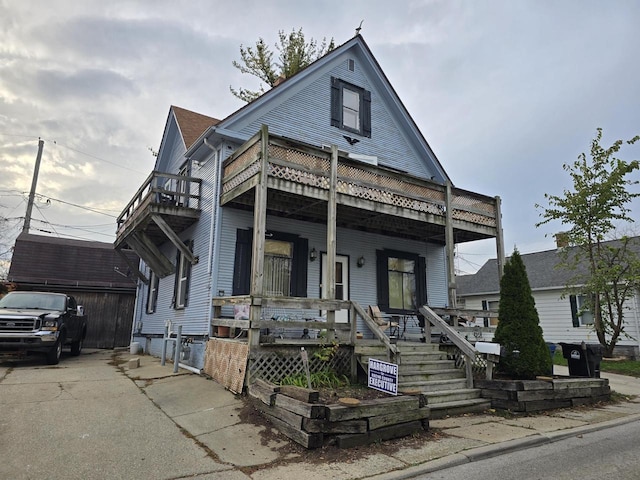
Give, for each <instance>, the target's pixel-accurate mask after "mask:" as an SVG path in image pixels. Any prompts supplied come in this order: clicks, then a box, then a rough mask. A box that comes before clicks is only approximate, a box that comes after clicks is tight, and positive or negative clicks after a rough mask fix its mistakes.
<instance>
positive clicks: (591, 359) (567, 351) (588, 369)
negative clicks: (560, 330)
mask: <svg viewBox="0 0 640 480" xmlns="http://www.w3.org/2000/svg"><path fill="white" fill-rule="evenodd" d="M560 346H561V347H562V356H563V357H564V358H566V359H567V364H568V366H569V375H571V376H572V377H591V378H600V362H601V361H602V345H599V344H586V343H584V342H583V343H562V342H560Z"/></svg>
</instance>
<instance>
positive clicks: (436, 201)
mask: <svg viewBox="0 0 640 480" xmlns="http://www.w3.org/2000/svg"><path fill="white" fill-rule="evenodd" d="M261 141H262V139H261V135H260V133H258V134H256V135H254V136H253V137H252V138H251V139H250V140H248V141H247V142H246V143H245V144H244V145H243V146H242V147H241V148H240V149H238V150H237V151H236V152H235V153H234V154H233V155H232V156H231V157H229V158H228V159H227V160H226V161H225V163H224V165H223V180H222V203H223V204H224V203H225V202H226V201H228V199H229V198H230V197H232V196H233V195H234V191H236V192H237V190H242V191H244V190H246V189H248V188H251V186H253V182H255V181H256V180H255V178H256V177H257V174H258V173H259V172H260V165H261V163H260V155H261V150H262V149H261ZM267 151H268V155H269V159H268V165H269V166H268V168H269V177H271V178H274V179H281V180H286V181H290V182H294V183H296V184H299V185H300V186H301V188H303V189H304V188H307V187H310V188H316V189H321V190H329V182H330V169H331V154H330V152H328V151H326V150H323V149H320V148H316V147H311V146H306V145H302V144H298V143H294V142H292V141H291V140H286V139H283V138H280V137H277V136H275V135H269V138H268V146H267ZM239 187H240V188H239ZM337 193H338V194H342V195H346V196H348V197H353V199H354V200H371V201H375V202H378V203H383V204H386V205H390V206H394V207H401V208H406V209H410V210H415V211H416V212H420V213H427V214H430V215H433V216H434V217H439V218H441V219H444V218H445V216H446V205H447V198H446V195H447V193H446V187H445V186H444V185H442V184H439V183H436V182H432V181H427V180H424V179H421V178H418V177H414V176H412V175H410V174H408V173H405V172H398V171H395V170H392V169H390V168H386V167H384V166H377V165H367V164H365V163H362V162H358V161H355V160H353V159H352V158H349V157H348V156H340V157H339V161H338V183H337ZM449 200H450V205H451V213H452V218H453V219H454V220H461V221H466V222H470V223H472V224H475V225H479V226H484V227H490V228H495V227H497V225H498V223H499V222H498V221H497V215H498V206H497V202H496V199H495V198H493V197H488V196H484V195H480V194H477V193H473V192H469V191H467V190H462V189H459V188H455V187H454V188H452V189H451V196H450V199H449Z"/></svg>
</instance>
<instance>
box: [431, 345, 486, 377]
mask: <svg viewBox="0 0 640 480" xmlns="http://www.w3.org/2000/svg"><path fill="white" fill-rule="evenodd" d="M440 350H444V351H446V352H447V358H449V359H450V360H454V361H455V365H456V368H460V369H462V370H464V368H465V357H464V354H463V353H462V351H461V350H460V349H459V348H458V347H456V346H455V345H440ZM471 369H472V371H473V378H485V375H486V371H487V361H486V360H485V359H484V358H482V357H481V356H480V355H476V358H475V360H474V362H473V365H472V366H471Z"/></svg>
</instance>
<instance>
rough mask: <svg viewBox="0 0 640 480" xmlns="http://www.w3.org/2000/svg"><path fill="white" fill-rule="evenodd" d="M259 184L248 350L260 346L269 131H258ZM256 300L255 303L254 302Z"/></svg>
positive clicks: (257, 188) (254, 230)
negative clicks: (259, 140) (259, 142)
mask: <svg viewBox="0 0 640 480" xmlns="http://www.w3.org/2000/svg"><path fill="white" fill-rule="evenodd" d="M260 138H261V144H260V182H259V183H258V184H257V185H256V189H255V204H254V206H253V252H252V253H253V254H252V257H251V307H250V310H249V320H250V322H249V333H248V339H247V341H248V342H249V350H251V349H252V348H257V347H258V346H259V345H260V327H259V323H260V317H261V316H262V295H263V283H264V280H263V279H264V238H265V234H266V233H267V177H268V175H269V129H268V127H267V126H266V125H263V126H262V128H261V129H260ZM256 300H257V301H256Z"/></svg>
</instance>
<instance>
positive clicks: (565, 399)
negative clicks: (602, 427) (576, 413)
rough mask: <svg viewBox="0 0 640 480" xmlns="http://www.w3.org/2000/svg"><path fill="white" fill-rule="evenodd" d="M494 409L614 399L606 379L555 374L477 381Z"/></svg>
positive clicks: (525, 409)
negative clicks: (548, 376) (543, 376)
mask: <svg viewBox="0 0 640 480" xmlns="http://www.w3.org/2000/svg"><path fill="white" fill-rule="evenodd" d="M474 386H475V387H476V388H480V389H482V398H489V399H491V406H492V407H493V408H498V409H503V410H511V411H513V412H535V411H540V410H551V409H554V408H565V407H575V406H578V405H588V404H593V403H597V402H601V401H605V400H609V399H610V398H611V387H609V380H608V379H606V378H576V377H554V378H552V379H551V378H550V379H548V380H475V382H474Z"/></svg>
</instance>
